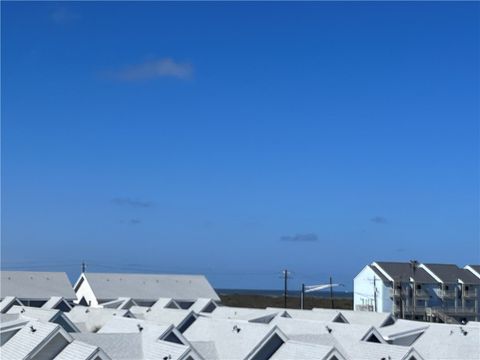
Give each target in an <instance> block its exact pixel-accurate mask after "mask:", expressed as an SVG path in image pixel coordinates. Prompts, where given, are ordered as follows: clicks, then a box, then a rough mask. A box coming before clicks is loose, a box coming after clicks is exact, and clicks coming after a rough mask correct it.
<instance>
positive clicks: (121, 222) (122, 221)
mask: <svg viewBox="0 0 480 360" xmlns="http://www.w3.org/2000/svg"><path fill="white" fill-rule="evenodd" d="M141 223H142V220H141V219H139V218H133V219H129V220H120V224H130V225H138V224H141Z"/></svg>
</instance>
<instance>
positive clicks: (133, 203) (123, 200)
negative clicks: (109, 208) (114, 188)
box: [112, 197, 153, 208]
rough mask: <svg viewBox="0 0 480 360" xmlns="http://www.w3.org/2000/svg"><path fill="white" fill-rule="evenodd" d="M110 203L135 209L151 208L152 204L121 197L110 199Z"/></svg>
mask: <svg viewBox="0 0 480 360" xmlns="http://www.w3.org/2000/svg"><path fill="white" fill-rule="evenodd" d="M112 203H113V204H115V205H118V206H131V207H136V208H149V207H152V206H153V202H151V201H143V200H138V199H132V198H122V197H117V198H114V199H112Z"/></svg>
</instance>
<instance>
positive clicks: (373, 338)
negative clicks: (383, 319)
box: [367, 334, 380, 343]
mask: <svg viewBox="0 0 480 360" xmlns="http://www.w3.org/2000/svg"><path fill="white" fill-rule="evenodd" d="M367 342H372V343H380V340H378V338H377V337H376V336H375V335H374V334H371V335H370V336H369V337H368V338H367Z"/></svg>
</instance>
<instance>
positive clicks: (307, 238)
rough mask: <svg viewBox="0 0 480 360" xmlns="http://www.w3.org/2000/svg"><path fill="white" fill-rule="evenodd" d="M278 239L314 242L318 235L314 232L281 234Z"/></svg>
mask: <svg viewBox="0 0 480 360" xmlns="http://www.w3.org/2000/svg"><path fill="white" fill-rule="evenodd" d="M280 240H281V241H292V242H314V241H318V235H317V234H314V233H307V234H295V235H283V236H281V237H280Z"/></svg>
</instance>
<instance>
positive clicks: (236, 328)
mask: <svg viewBox="0 0 480 360" xmlns="http://www.w3.org/2000/svg"><path fill="white" fill-rule="evenodd" d="M241 330H242V329H240V328H239V327H238V326H237V325H233V329H232V331H233V332H236V333H237V334H238V333H239V332H240V331H241Z"/></svg>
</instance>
